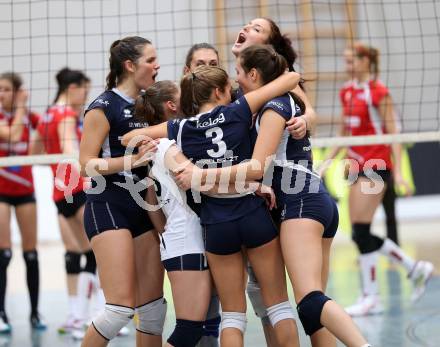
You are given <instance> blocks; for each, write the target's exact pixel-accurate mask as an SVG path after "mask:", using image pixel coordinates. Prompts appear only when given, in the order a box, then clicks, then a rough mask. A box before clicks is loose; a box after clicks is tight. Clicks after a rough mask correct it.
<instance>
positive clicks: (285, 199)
mask: <svg viewBox="0 0 440 347" xmlns="http://www.w3.org/2000/svg"><path fill="white" fill-rule="evenodd" d="M280 195H281V197H280V198H278V204H279V206H280V207H281V208H282V211H281V221H286V220H289V219H300V218H308V219H313V220H315V221H317V222H319V223H321V224H322V225H323V226H324V233H323V234H322V237H323V238H332V237H334V236H335V235H336V231H337V229H338V225H339V213H338V207H337V206H336V203H335V201H334V200H333V199H332V197H331V196H330V195H329V194H328V193H327V191H326V190H325V188H324V186H323V185H322V183H321V187H320V189H319V191H318V192H316V193H313V192H308V191H306V190H304V191H302V192H300V193H298V194H285V193H283V192H281V194H280Z"/></svg>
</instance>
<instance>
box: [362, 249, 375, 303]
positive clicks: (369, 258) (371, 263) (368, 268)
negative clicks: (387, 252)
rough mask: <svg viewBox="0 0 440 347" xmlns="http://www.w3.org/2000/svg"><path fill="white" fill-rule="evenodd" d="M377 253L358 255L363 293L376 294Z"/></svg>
mask: <svg viewBox="0 0 440 347" xmlns="http://www.w3.org/2000/svg"><path fill="white" fill-rule="evenodd" d="M378 257H379V253H378V252H377V251H376V252H371V253H366V254H361V255H360V256H359V265H360V267H361V279H362V290H363V293H364V295H377V294H378V293H379V285H378V283H377V271H376V269H377V260H378Z"/></svg>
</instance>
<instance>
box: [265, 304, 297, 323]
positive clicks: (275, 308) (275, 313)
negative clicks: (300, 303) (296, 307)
mask: <svg viewBox="0 0 440 347" xmlns="http://www.w3.org/2000/svg"><path fill="white" fill-rule="evenodd" d="M267 314H268V316H269V319H270V324H272V326H273V327H274V326H275V324H277V323H278V322H280V321H282V320H284V319H293V320H294V319H295V316H294V315H293V309H292V306H291V305H290V302H289V301H284V302H280V303H279V304H276V305H272V306H270V307H268V308H267Z"/></svg>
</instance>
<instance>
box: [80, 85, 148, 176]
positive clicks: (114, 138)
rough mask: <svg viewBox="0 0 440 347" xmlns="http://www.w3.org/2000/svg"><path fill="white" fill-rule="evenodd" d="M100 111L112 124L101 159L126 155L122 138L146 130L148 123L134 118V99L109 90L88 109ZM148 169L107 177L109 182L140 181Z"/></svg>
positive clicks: (114, 89) (100, 154) (103, 146)
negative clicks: (133, 132)
mask: <svg viewBox="0 0 440 347" xmlns="http://www.w3.org/2000/svg"><path fill="white" fill-rule="evenodd" d="M94 109H100V110H102V111H103V112H104V115H105V117H106V118H107V120H108V122H109V124H110V131H109V134H108V136H107V138H106V139H105V141H104V143H103V145H102V148H101V151H100V153H99V157H100V158H117V157H122V156H124V155H125V151H126V149H127V148H126V147H124V146H123V145H122V143H121V139H122V136H123V135H125V134H126V133H128V132H129V131H131V130H133V129H137V128H145V127H146V126H148V123H147V122H139V121H137V120H135V118H134V99H132V98H130V97H128V96H126V95H124V94H122V93H121V92H120V91H119V90H118V89H116V88H113V89H112V90H107V91H105V92H104V93H102V94H101V95H100V96H98V97H97V98H96V99H95V100H94V101H93V102H92V103H91V104H90V105H89V107H88V108H87V110H86V112H85V114H87V112H88V111H90V110H94ZM146 174H147V168H146V167H141V168H136V169H133V170H131V172H128V171H121V172H119V173H117V174H112V175H106V176H105V178H106V181H107V182H125V178H126V177H129V178H133V180H134V181H135V182H136V181H139V180H141V179H143V178H145V176H146Z"/></svg>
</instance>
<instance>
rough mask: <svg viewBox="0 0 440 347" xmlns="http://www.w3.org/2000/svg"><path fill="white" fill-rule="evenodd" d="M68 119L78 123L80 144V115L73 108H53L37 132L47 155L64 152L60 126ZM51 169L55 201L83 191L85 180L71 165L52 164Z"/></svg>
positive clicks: (39, 125)
mask: <svg viewBox="0 0 440 347" xmlns="http://www.w3.org/2000/svg"><path fill="white" fill-rule="evenodd" d="M68 118H73V119H74V120H75V122H76V125H77V127H76V140H78V142H79V140H80V138H81V130H80V123H79V120H78V114H77V112H76V111H74V110H73V109H72V108H71V107H69V106H60V105H54V106H51V107H50V108H49V109H48V110H47V112H46V114H45V115H44V116H43V117H42V118H41V120H40V122H39V124H38V128H37V130H38V132H39V134H40V136H41V138H42V139H43V143H44V148H45V151H46V153H47V154H60V153H62V152H63V151H62V149H61V139H60V136H59V133H58V126H59V124H60V123H61V122H62V121H64V120H66V119H68ZM50 167H51V169H52V173H53V177H54V188H53V200H54V201H56V202H57V201H61V200H64V199H65V197H66V196H71V195H73V194H75V193H78V192H80V191H82V190H83V187H84V179H83V178H82V177H81V176H80V174H79V172H78V171H77V170H76V169H74V168H73V167H72V165H71V164H64V163H59V164H51V165H50Z"/></svg>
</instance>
